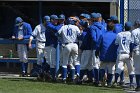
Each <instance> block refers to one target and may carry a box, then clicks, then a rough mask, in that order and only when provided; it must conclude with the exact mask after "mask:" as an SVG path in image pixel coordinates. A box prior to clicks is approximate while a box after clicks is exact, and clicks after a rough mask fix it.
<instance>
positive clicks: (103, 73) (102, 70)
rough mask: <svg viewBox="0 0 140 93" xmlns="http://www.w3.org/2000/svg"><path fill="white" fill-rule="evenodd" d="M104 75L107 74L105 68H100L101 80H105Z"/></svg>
mask: <svg viewBox="0 0 140 93" xmlns="http://www.w3.org/2000/svg"><path fill="white" fill-rule="evenodd" d="M104 76H105V70H104V69H100V70H99V80H100V81H103V78H104Z"/></svg>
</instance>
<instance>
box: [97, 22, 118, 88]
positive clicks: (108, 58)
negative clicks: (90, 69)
mask: <svg viewBox="0 0 140 93" xmlns="http://www.w3.org/2000/svg"><path fill="white" fill-rule="evenodd" d="M113 30H114V24H113V23H110V24H107V32H106V33H104V35H103V36H102V38H100V40H99V46H98V47H97V50H96V56H98V55H99V57H100V61H101V65H100V82H99V84H98V86H104V85H102V83H103V77H104V75H105V71H106V70H107V71H108V73H107V86H108V87H111V86H112V79H113V74H114V71H115V63H116V58H117V47H116V45H115V39H116V34H115V33H114V32H113Z"/></svg>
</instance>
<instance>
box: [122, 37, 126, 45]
mask: <svg viewBox="0 0 140 93" xmlns="http://www.w3.org/2000/svg"><path fill="white" fill-rule="evenodd" d="M125 43H126V37H123V39H122V44H123V45H125Z"/></svg>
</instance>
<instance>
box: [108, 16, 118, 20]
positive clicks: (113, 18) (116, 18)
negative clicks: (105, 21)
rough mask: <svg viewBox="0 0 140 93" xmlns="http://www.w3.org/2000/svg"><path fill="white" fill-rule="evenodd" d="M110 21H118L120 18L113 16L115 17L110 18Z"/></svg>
mask: <svg viewBox="0 0 140 93" xmlns="http://www.w3.org/2000/svg"><path fill="white" fill-rule="evenodd" d="M110 19H111V20H118V17H117V16H115V15H113V16H111V17H110Z"/></svg>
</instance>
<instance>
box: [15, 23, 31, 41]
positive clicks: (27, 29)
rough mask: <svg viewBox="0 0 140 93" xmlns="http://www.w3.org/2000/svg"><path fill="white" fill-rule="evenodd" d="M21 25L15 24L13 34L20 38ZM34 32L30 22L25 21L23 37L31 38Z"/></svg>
mask: <svg viewBox="0 0 140 93" xmlns="http://www.w3.org/2000/svg"><path fill="white" fill-rule="evenodd" d="M18 28H19V27H18V26H15V28H14V32H13V36H15V37H16V38H18V32H19V29H18ZM31 33H32V27H31V25H30V24H29V23H26V22H23V39H29V38H30V36H31Z"/></svg>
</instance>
